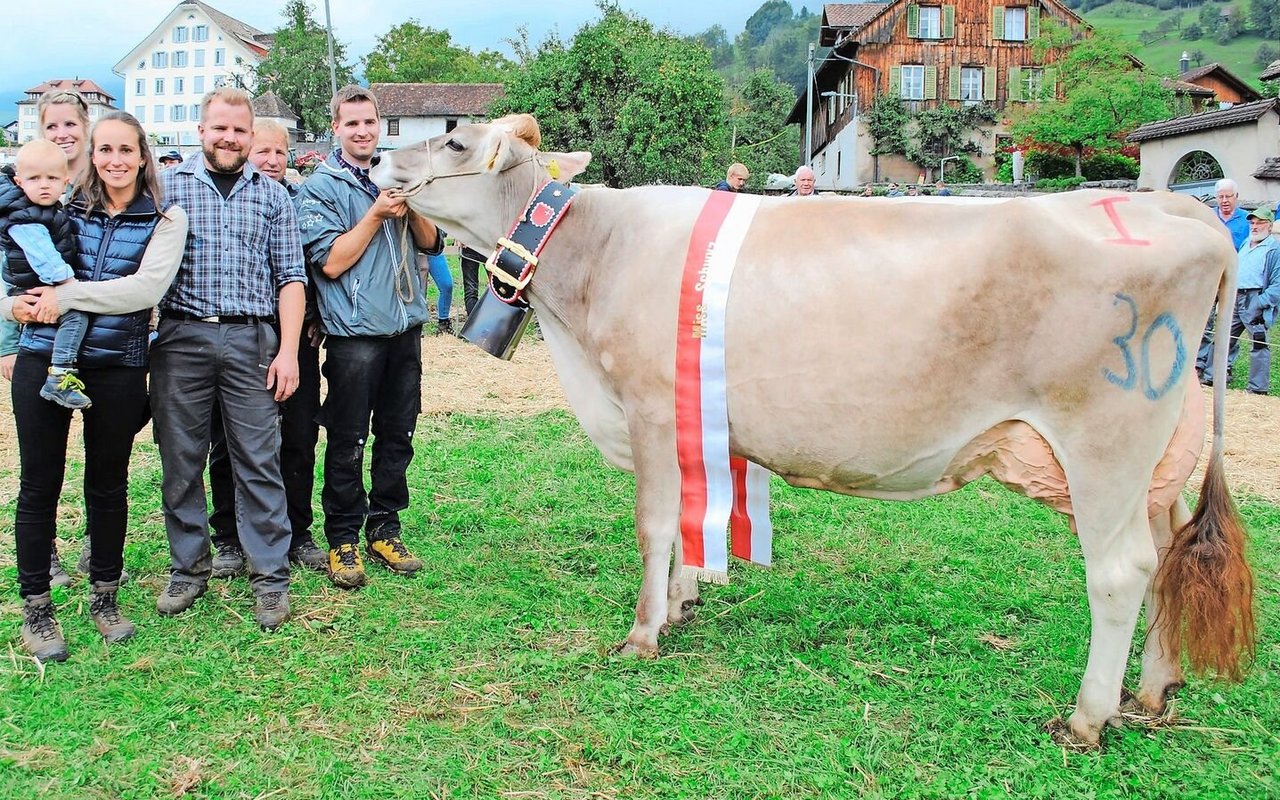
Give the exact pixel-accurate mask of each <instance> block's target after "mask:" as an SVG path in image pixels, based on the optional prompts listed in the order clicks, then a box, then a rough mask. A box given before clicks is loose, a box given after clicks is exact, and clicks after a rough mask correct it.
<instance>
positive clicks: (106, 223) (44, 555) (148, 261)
mask: <svg viewBox="0 0 1280 800" xmlns="http://www.w3.org/2000/svg"><path fill="white" fill-rule="evenodd" d="M89 142H90V148H89V150H90V164H91V166H90V168H89V169H88V170H87V171H86V174H85V175H84V176H83V179H82V180H81V182H80V183H79V184H78V185H77V186H75V187H74V188H73V189H72V192H71V197H70V200H69V202H68V204H67V212H68V214H69V216H70V217H71V220H72V223H73V226H74V228H75V235H76V259H75V263H74V264H73V265H72V266H73V268H74V270H75V273H76V281H75V282H73V283H68V284H64V285H61V286H57V287H52V286H43V287H36V288H34V289H32V290H30V292H29V293H28V294H25V295H18V296H17V297H13V298H2V299H0V316H3V317H5V318H9V319H14V320H16V321H18V322H20V323H23V328H22V333H21V336H20V338H19V340H18V356H17V360H16V362H15V363H14V366H13V377H12V390H13V414H14V419H15V421H16V423H17V430H18V453H19V460H20V469H21V486H20V489H19V491H18V507H17V512H16V514H15V517H14V534H15V537H16V539H17V556H18V591H19V594H21V595H22V599H23V625H22V643H23V647H24V648H26V650H27V651H28V652H30V653H31V654H32V655H33V656H35V657H36V658H38V659H40V660H41V661H49V660H54V661H61V660H63V659H65V658H66V657H67V647H66V642H65V640H64V639H63V637H62V633H61V630H60V629H59V627H58V624H57V622H56V621H55V619H54V614H53V605H52V603H51V601H50V594H49V564H50V547H51V545H52V542H53V538H54V535H55V533H56V530H57V507H58V498H59V495H60V494H61V491H62V482H63V477H64V473H65V469H66V451H67V438H68V432H69V429H70V423H71V416H72V413H73V412H72V411H71V410H70V409H67V408H63V407H62V406H59V405H56V404H53V403H49V402H46V401H44V400H42V399H41V398H40V395H39V391H40V387H41V386H42V385H43V384H44V380H45V375H46V373H47V370H48V367H49V363H50V357H51V355H52V352H53V350H52V348H53V333H54V331H55V330H56V326H54V325H52V324H50V323H53V322H54V321H56V320H57V318H58V317H59V316H60V315H61V314H62V313H64V312H66V311H69V310H73V309H74V310H79V311H85V312H88V313H90V314H93V315H94V316H93V317H92V318H91V325H90V327H89V330H88V332H87V333H86V334H85V338H84V344H83V345H82V348H81V355H80V367H81V372H82V374H83V375H84V376H85V378H86V379H89V378H90V377H92V380H93V381H94V382H95V383H97V385H98V386H100V387H101V388H100V389H98V390H97V391H98V395H99V396H98V397H95V398H94V403H93V405H92V406H90V407H89V408H87V409H84V410H83V411H82V412H81V413H82V414H83V417H84V450H85V464H84V502H85V512H86V513H85V518H86V520H87V526H88V534H89V537H90V539H91V540H92V542H93V549H92V555H91V560H90V565H89V579H90V582H91V584H92V590H91V593H90V597H89V613H90V616H91V617H92V618H93V621H94V623H95V624H96V625H97V627H98V630H99V631H100V632H101V633H102V635H103V637H104V638H105V639H106V640H107V641H108V642H116V641H123V640H124V639H127V638H129V637H130V636H132V635H133V632H134V628H133V625H132V623H130V622H129V620H128V619H126V618H125V617H124V615H123V614H121V613H120V609H119V606H118V604H117V601H116V589H117V587H118V585H119V579H120V572H121V570H122V567H123V559H124V535H125V527H126V525H127V522H128V493H127V489H128V470H129V455H130V452H131V451H132V449H133V438H134V435H135V434H136V433H137V431H138V428H139V427H140V426H141V423H142V421H143V419H144V414H145V409H146V402H147V388H146V373H147V336H148V333H149V322H150V316H151V308H152V306H154V305H155V304H156V303H157V302H158V301H159V299H160V297H161V296H162V295H163V294H164V292H165V290H167V289H168V288H169V284H170V283H172V282H173V276H174V275H175V274H176V272H177V270H178V265H179V263H180V262H181V259H182V250H183V247H184V245H185V242H186V235H187V217H186V213H185V212H184V211H183V210H182V209H181V208H178V207H176V206H172V207H170V208H169V209H168V210H167V211H165V212H164V213H161V212H160V211H159V206H160V202H161V198H160V188H159V183H158V182H157V180H156V174H155V173H156V165H155V162H154V161H152V157H151V151H150V148H149V147H148V146H147V139H146V135H145V133H144V132H143V130H142V126H141V125H140V124H138V121H137V120H136V119H134V118H133V116H132V115H130V114H126V113H124V112H113V113H111V114H108V115H106V116H105V117H103V118H102V119H100V120H99V121H98V122H97V124H96V125H95V126H94V128H93V133H92V135H91V136H90V140H89Z"/></svg>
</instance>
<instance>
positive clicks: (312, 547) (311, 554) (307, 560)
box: [289, 537, 329, 572]
mask: <svg viewBox="0 0 1280 800" xmlns="http://www.w3.org/2000/svg"><path fill="white" fill-rule="evenodd" d="M289 563H290V564H301V565H302V566H304V567H310V568H311V569H316V570H320V571H321V572H324V571H325V569H326V568H327V567H328V566H329V555H328V554H327V553H326V552H325V551H323V550H321V549H320V548H319V547H316V543H315V542H313V541H312V540H311V537H307V538H306V539H303V540H301V541H299V542H298V543H297V544H295V545H294V546H293V547H290V548H289Z"/></svg>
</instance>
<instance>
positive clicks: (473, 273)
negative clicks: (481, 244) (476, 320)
mask: <svg viewBox="0 0 1280 800" xmlns="http://www.w3.org/2000/svg"><path fill="white" fill-rule="evenodd" d="M461 260H462V301H463V304H464V305H465V306H466V309H467V315H468V316H470V314H471V309H473V308H475V305H476V301H477V300H479V299H480V275H481V274H482V273H484V274H486V275H487V273H485V270H484V256H483V255H481V254H480V253H479V252H477V251H475V250H472V249H471V248H470V247H463V248H462V259H461Z"/></svg>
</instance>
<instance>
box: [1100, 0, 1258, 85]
mask: <svg viewBox="0 0 1280 800" xmlns="http://www.w3.org/2000/svg"><path fill="white" fill-rule="evenodd" d="M1222 5H1223V6H1224V7H1225V5H1226V4H1225V3H1224V4H1222ZM1199 11H1200V9H1199V8H1198V7H1197V8H1190V9H1178V8H1174V9H1170V10H1168V11H1161V10H1160V9H1158V8H1156V7H1154V6H1147V5H1140V4H1138V3H1130V2H1127V1H1126V0H1116V2H1114V3H1108V4H1106V5H1104V6H1099V7H1098V8H1095V9H1093V10H1092V11H1090V12H1089V13H1087V14H1085V15H1084V17H1085V20H1086V21H1088V22H1089V23H1090V24H1092V25H1094V26H1095V27H1097V28H1100V29H1107V30H1114V31H1116V32H1118V33H1120V34H1122V35H1123V36H1124V37H1125V38H1127V39H1129V40H1132V41H1133V42H1135V43H1136V45H1137V47H1138V50H1137V56H1138V58H1140V59H1142V62H1143V63H1144V64H1146V65H1147V66H1148V67H1149V68H1151V69H1152V70H1155V71H1156V72H1157V73H1159V74H1161V75H1177V74H1178V59H1179V58H1181V56H1182V53H1183V51H1186V52H1187V53H1195V52H1196V51H1197V50H1199V51H1201V52H1203V53H1204V61H1203V62H1202V63H1200V64H1198V63H1196V62H1195V61H1192V62H1191V68H1192V69H1195V68H1196V67H1198V66H1202V64H1210V63H1213V62H1215V61H1216V62H1218V63H1221V64H1222V65H1223V66H1225V67H1226V68H1227V69H1229V70H1230V71H1231V72H1232V74H1234V75H1235V76H1236V77H1237V78H1239V79H1240V80H1242V81H1245V82H1246V83H1248V84H1249V85H1251V86H1253V87H1254V88H1255V89H1258V88H1261V86H1262V84H1261V83H1260V82H1259V81H1258V75H1260V74H1261V73H1262V69H1263V67H1265V66H1266V65H1265V64H1262V65H1259V64H1258V63H1257V62H1256V61H1255V60H1254V55H1255V54H1256V53H1257V52H1258V45H1260V44H1262V43H1263V42H1265V41H1267V40H1266V39H1263V38H1262V37H1260V36H1254V35H1253V34H1249V35H1246V36H1241V37H1239V38H1237V39H1233V40H1232V41H1231V42H1230V43H1228V44H1225V45H1222V44H1218V43H1217V42H1216V41H1215V40H1214V38H1213V37H1212V36H1209V37H1208V38H1204V39H1194V40H1190V41H1188V40H1185V39H1183V38H1182V37H1181V35H1180V34H1179V33H1178V32H1177V31H1176V30H1175V31H1173V32H1171V33H1170V34H1169V35H1168V36H1167V37H1166V38H1164V39H1160V40H1159V41H1155V42H1152V43H1151V44H1147V45H1143V44H1142V42H1141V40H1140V39H1139V38H1138V37H1139V35H1140V34H1142V33H1143V32H1144V31H1154V30H1155V29H1156V26H1157V25H1159V24H1160V21H1161V20H1163V19H1166V18H1168V17H1176V16H1178V15H1181V16H1182V24H1183V25H1184V26H1185V25H1189V24H1191V23H1193V22H1195V21H1196V19H1197V15H1198V14H1199ZM1271 44H1273V45H1276V44H1280V42H1271Z"/></svg>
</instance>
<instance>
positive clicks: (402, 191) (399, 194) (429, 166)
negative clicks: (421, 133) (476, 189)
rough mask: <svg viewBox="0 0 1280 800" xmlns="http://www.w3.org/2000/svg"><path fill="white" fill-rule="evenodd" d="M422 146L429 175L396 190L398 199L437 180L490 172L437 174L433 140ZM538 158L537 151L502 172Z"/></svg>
mask: <svg viewBox="0 0 1280 800" xmlns="http://www.w3.org/2000/svg"><path fill="white" fill-rule="evenodd" d="M422 146H423V148H424V149H425V150H426V151H427V174H426V175H424V176H423V177H422V180H420V181H418V182H417V183H415V184H414V185H413V186H411V187H409V188H407V189H398V190H396V192H395V196H396V197H397V198H400V199H407V198H410V197H413V196H414V195H415V194H417V193H418V192H420V191H422V190H423V189H425V188H427V186H429V185H430V184H431V183H433V182H435V180H436V179H437V178H459V177H462V176H464V175H482V174H484V173H485V172H488V170H485V169H469V170H463V171H460V172H446V173H443V174H437V173H436V172H435V169H434V168H433V167H432V164H431V140H430V139H427V140H425V141H423V142H422ZM537 157H538V152H537V151H536V150H535V151H534V152H533V153H532V154H530V155H529V157H528V158H522V159H520V160H519V161H517V162H516V163H514V164H509V165H507V166H505V167H503V168H502V170H501V171H502V172H506V171H507V170H510V169H515V168H516V167H518V166H520V165H521V164H527V163H529V162H530V161H535V160H537Z"/></svg>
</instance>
